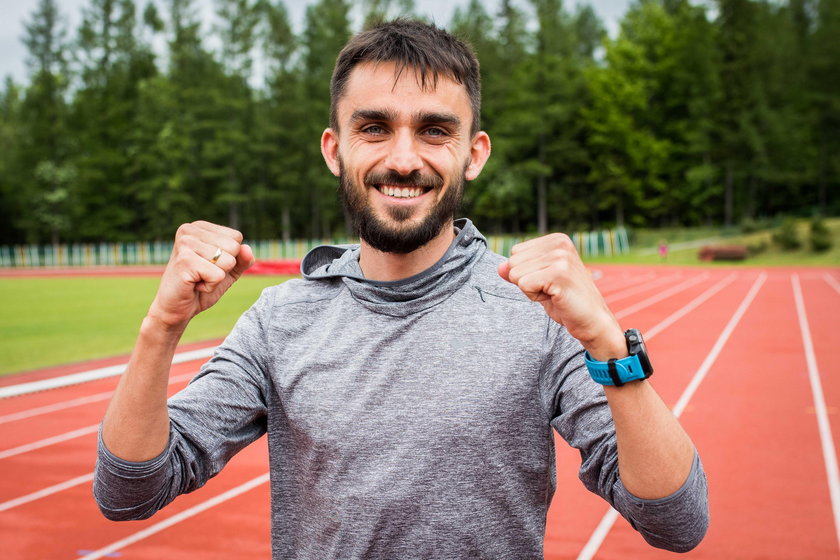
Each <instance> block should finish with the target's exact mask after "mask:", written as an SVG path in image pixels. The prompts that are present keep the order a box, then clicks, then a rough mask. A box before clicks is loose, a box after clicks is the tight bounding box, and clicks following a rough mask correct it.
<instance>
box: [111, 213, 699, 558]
mask: <svg viewBox="0 0 840 560" xmlns="http://www.w3.org/2000/svg"><path fill="white" fill-rule="evenodd" d="M456 227H457V230H458V235H457V238H456V239H455V241H454V243H453V244H452V246H451V247H450V249H449V250H448V252H447V253H446V255H444V257H443V258H442V259H441V260H440V261H439V262H438V263H437V264H435V265H434V266H433V267H431V268H430V269H428V270H426V271H425V272H423V273H421V274H418V275H417V276H414V277H411V278H407V279H405V280H400V281H396V282H373V281H369V280H366V279H365V278H364V276H363V275H362V272H361V269H360V268H359V262H358V257H359V249H358V247H320V248H317V249H315V250H313V251H312V252H311V253H310V254H309V255H307V257H306V258H305V259H304V261H303V264H302V269H303V273H304V279H302V280H290V281H288V282H285V283H284V284H281V285H279V286H274V287H272V288H268V289H266V290H265V291H264V292H263V294H262V296H261V297H260V299H259V300H258V301H257V302H256V303H255V304H254V306H253V307H252V308H251V309H250V310H249V311H247V312H246V313H245V314H244V315H243V316H242V317H241V318H240V319H239V321H238V323H237V324H236V327H235V328H234V329H233V331H232V332H231V334H230V335H229V336H228V337H227V339H226V340H225V342H224V343H223V344H222V345H221V346H220V347H219V348H218V350H217V351H216V353H215V355H214V356H213V358H212V359H211V360H210V361H209V362H208V363H207V364H205V365H204V367H203V368H202V370H201V372H200V373H199V374H198V375H197V376H196V378H195V379H193V381H192V382H191V383H190V384H189V386H188V387H187V388H185V389H184V390H183V391H181V392H180V393H178V394H177V395H175V396H174V397H172V398H171V399H170V401H169V413H170V418H171V432H170V441H169V444H168V446H167V448H166V450H165V451H164V452H163V453H162V454H161V455H160V456H159V457H157V458H155V459H152V460H150V461H147V462H144V463H129V462H126V461H123V460H121V459H119V458H117V457H115V456H114V455H113V454H111V453H110V452H109V451H108V450H107V449H106V448H105V447H104V445H103V444H102V443H101V441H100V445H99V460H98V462H97V469H96V478H95V481H94V494H95V496H96V499H97V501H98V503H99V506H100V508H101V510H102V511H103V513H104V514H105V515H106V516H107V517H109V518H111V519H138V518H145V517H148V516H150V515H152V514H153V513H154V512H155V511H157V510H158V509H160V508H162V507H163V506H165V505H166V504H167V503H169V502H170V501H172V500H173V499H174V498H175V497H176V496H177V495H178V494H181V493H184V492H190V491H192V490H195V489H196V488H199V487H201V486H202V485H203V484H204V483H205V482H206V481H207V480H208V479H209V478H210V477H212V476H214V475H215V474H216V473H218V472H219V471H220V470H221V469H222V467H223V466H224V465H225V463H226V462H227V461H228V460H229V459H230V458H231V457H232V456H233V455H234V454H235V453H236V452H238V451H239V450H240V449H242V448H243V447H245V446H246V445H248V444H249V443H251V442H252V441H254V440H255V439H257V438H258V437H260V436H261V435H262V434H263V433H265V432H266V431H267V432H268V445H269V453H270V471H271V510H272V523H271V527H272V530H271V537H272V549H273V557H274V558H275V559H277V560H279V559H290V558H300V559H313V560H314V559H319V560H321V559H326V558H341V559H354V558H371V559H392V558H493V559H500V558H511V559H520V558H522V559H525V558H528V559H530V558H542V557H543V537H544V533H545V520H546V511H547V509H548V506H549V503H550V502H551V499H552V496H553V494H554V489H555V476H554V472H555V464H554V461H555V452H554V438H553V430H557V432H559V434H560V435H561V436H562V437H563V438H564V439H565V440H566V441H567V442H568V443H569V444H570V445H572V446H574V447H576V448H578V449H579V450H580V452H581V458H582V462H581V467H580V478H581V480H582V481H583V483H584V484H585V485H586V487H587V488H588V489H589V490H591V491H593V492H596V493H597V494H599V495H601V496H603V497H604V499H605V500H607V502H609V503H610V504H611V505H613V506H614V507H615V508H616V509H617V510H618V511H619V512H620V513H621V514H622V515H623V516H624V517H625V518H627V519H628V520H629V521H630V523H631V524H632V525H633V526H634V527H635V528H636V529H637V530H638V531H640V532H641V534H642V536H643V537H644V538H645V539H646V540H647V541H648V542H650V543H651V544H653V545H654V546H657V547H663V548H667V549H670V550H678V551H683V550H688V549H690V548H692V547H693V546H695V545H696V544H697V543H698V542H699V541H700V539H702V537H703V535H704V534H705V531H706V528H707V526H708V504H707V496H706V480H705V476H704V474H703V470H702V466H701V464H700V461H699V459H698V458H695V462H694V466H693V468H692V470H691V474H690V475H689V478H688V480H687V481H686V482H685V484H684V486H683V487H682V488H681V489H680V490H678V491H677V492H676V493H674V494H673V495H672V496H669V497H666V498H663V499H661V500H641V499H638V498H636V497H634V496H632V495H631V494H630V493H628V492H627V490H626V489H625V488H624V486H623V485H622V483H621V480H620V478H619V475H618V462H617V452H616V444H615V431H614V428H613V424H612V418H611V416H610V412H609V408H608V406H607V404H606V399H605V397H604V393H603V390H602V389H601V387H600V386H598V385H597V384H595V383H594V382H593V381H592V380H591V379H590V378H589V375H588V374H587V372H586V369H585V367H584V365H583V360H582V348H581V346H580V344H579V343H578V341H576V340H575V339H573V338H572V337H571V336H569V335H568V333H567V332H566V331H565V329H564V328H563V327H562V326H560V325H558V324H557V323H555V322H554V321H552V320H551V319H550V318H549V317H548V316H547V315H546V314H545V312H544V311H543V309H542V307H541V306H540V305H539V304H535V303H533V302H531V301H529V300H528V299H527V298H526V297H525V296H524V295H523V294H522V293H521V292H520V291H519V289H518V288H516V287H515V286H513V285H511V284H509V283H507V282H505V281H504V280H502V279H501V278H500V277H499V275H498V273H497V272H496V269H497V266H498V264H499V263H500V262H501V261H502V260H503V259H502V257H500V256H498V255H496V254H493V253H492V252H490V251H488V250H487V247H486V241H485V239H484V237H482V236H481V234H480V233H479V232H478V231H477V230H476V229H475V227H474V226H473V225H472V223H470V222H469V221H468V220H459V221H457V222H456ZM561 499H562V497H561Z"/></svg>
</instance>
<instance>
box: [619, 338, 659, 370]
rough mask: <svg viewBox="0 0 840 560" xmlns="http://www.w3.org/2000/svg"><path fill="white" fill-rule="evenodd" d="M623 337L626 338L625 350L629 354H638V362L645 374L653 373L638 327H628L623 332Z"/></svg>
mask: <svg viewBox="0 0 840 560" xmlns="http://www.w3.org/2000/svg"><path fill="white" fill-rule="evenodd" d="M624 337H625V338H626V339H627V351H628V352H629V353H630V355H631V356H632V355H637V356H639V362H640V363H641V364H642V370H643V371H644V372H645V375H650V374H651V373H653V366H652V365H651V363H650V358H648V352H647V346H645V341H644V339H643V338H642V333H641V332H639V330H638V329H628V330H627V331H626V332H625V333H624Z"/></svg>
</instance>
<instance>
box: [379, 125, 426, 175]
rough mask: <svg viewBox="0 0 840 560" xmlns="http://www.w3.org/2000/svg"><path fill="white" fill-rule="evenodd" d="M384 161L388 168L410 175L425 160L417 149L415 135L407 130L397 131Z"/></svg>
mask: <svg viewBox="0 0 840 560" xmlns="http://www.w3.org/2000/svg"><path fill="white" fill-rule="evenodd" d="M384 163H385V166H386V167H387V168H388V169H391V170H393V171H395V172H396V173H399V174H400V175H408V174H409V173H412V172H413V171H417V170H419V169H421V168H422V167H423V160H422V159H421V158H420V154H419V153H418V151H417V144H416V140H415V138H414V135H413V134H411V133H409V132H407V131H406V132H399V133H397V134H396V135H395V136H394V138H393V139H392V141H391V145H390V146H389V148H388V155H387V157H386V159H385V162H384Z"/></svg>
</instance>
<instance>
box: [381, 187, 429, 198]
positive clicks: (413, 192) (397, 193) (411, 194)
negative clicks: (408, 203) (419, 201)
mask: <svg viewBox="0 0 840 560" xmlns="http://www.w3.org/2000/svg"><path fill="white" fill-rule="evenodd" d="M380 190H381V191H382V192H383V193H385V194H387V195H388V196H393V197H394V198H415V197H418V196H420V195H421V194H423V189H421V188H419V187H403V188H399V187H382V188H381V189H380Z"/></svg>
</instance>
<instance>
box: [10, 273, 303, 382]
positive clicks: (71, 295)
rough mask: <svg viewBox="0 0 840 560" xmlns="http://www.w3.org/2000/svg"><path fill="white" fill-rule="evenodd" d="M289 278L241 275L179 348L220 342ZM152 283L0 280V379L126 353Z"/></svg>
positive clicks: (154, 284)
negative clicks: (268, 290) (261, 297)
mask: <svg viewBox="0 0 840 560" xmlns="http://www.w3.org/2000/svg"><path fill="white" fill-rule="evenodd" d="M288 278H289V277H281V276H244V277H243V278H242V279H241V280H240V281H239V282H237V283H236V284H235V285H234V286H233V288H231V290H230V292H229V293H228V294H226V295H225V297H224V298H222V300H221V301H220V302H219V303H218V304H217V305H216V306H215V307H213V308H211V309H209V310H208V311H206V312H204V313H202V314H200V315H199V316H198V317H196V318H195V319H194V320H193V322H192V323H190V326H189V328H188V329H187V332H186V333H185V335H184V339H183V341H184V342H192V341H199V340H207V339H212V338H221V337H223V336H225V335H226V334H227V333H228V332H229V331H230V329H231V327H232V326H233V324H234V323H235V322H236V319H237V317H239V315H241V314H242V312H244V311H245V310H246V309H248V307H250V306H251V304H252V303H254V301H256V299H257V298H258V297H259V295H260V292H261V291H262V290H263V288H265V287H268V286H271V285H274V284H278V283H280V282H283V281H285V280H287V279H288ZM158 283H159V279H158V278H154V277H125V278H123V277H116V278H114V277H102V278H99V277H75V278H66V277H44V278H0V309H2V310H3V320H2V321H0V356H2V358H0V375H3V374H8V373H13V372H18V371H24V370H29V369H34V368H39V367H45V366H51V365H58V364H64V363H69V362H74V361H79V360H87V359H91V358H94V357H106V356H112V355H117V354H127V353H129V352H130V351H131V348H132V347H133V346H134V339H135V337H136V336H137V330H138V328H139V327H140V321H141V320H142V319H143V316H144V315H145V314H146V310H147V309H148V308H149V304H150V303H151V302H152V299H153V298H154V295H155V291H156V290H157V286H158Z"/></svg>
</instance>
